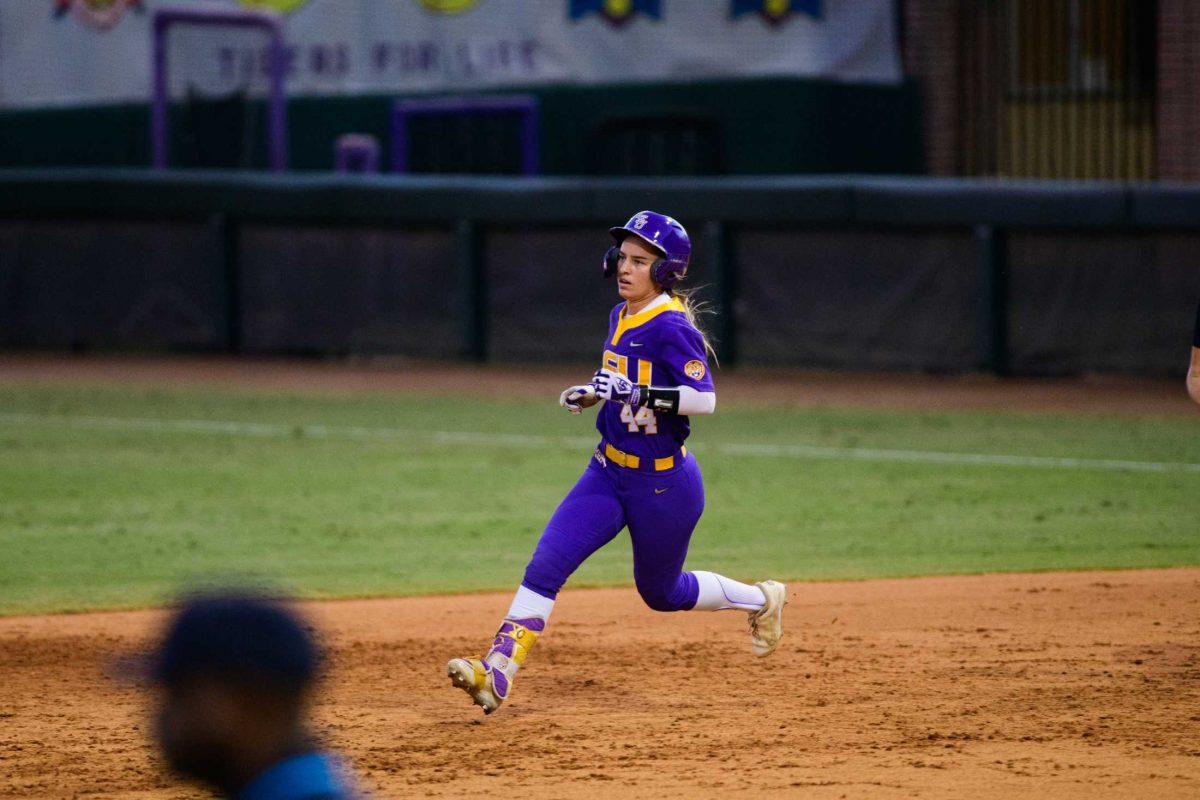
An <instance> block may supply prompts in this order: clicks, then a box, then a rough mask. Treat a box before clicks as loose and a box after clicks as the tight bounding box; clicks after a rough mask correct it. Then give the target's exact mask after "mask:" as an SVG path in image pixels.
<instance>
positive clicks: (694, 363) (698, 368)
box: [683, 359, 704, 381]
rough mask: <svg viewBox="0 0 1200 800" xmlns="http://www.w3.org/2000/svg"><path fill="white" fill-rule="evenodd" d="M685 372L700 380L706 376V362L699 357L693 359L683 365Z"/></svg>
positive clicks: (693, 378) (695, 379)
mask: <svg viewBox="0 0 1200 800" xmlns="http://www.w3.org/2000/svg"><path fill="white" fill-rule="evenodd" d="M683 374H684V375H687V376H688V377H689V378H691V379H692V380H694V381H698V380H700V379H701V378H703V377H704V362H703V361H700V360H698V359H692V360H691V361H689V362H687V363H686V364H684V365H683Z"/></svg>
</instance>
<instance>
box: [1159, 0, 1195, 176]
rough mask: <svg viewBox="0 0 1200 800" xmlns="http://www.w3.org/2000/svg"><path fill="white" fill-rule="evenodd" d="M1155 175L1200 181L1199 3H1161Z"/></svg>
mask: <svg viewBox="0 0 1200 800" xmlns="http://www.w3.org/2000/svg"><path fill="white" fill-rule="evenodd" d="M1157 126H1158V131H1157V136H1156V142H1155V144H1156V145H1157V146H1156V148H1155V149H1156V159H1155V161H1156V170H1155V177H1157V178H1158V179H1160V180H1180V181H1197V180H1200V3H1197V2H1196V0H1159V5H1158V97H1157Z"/></svg>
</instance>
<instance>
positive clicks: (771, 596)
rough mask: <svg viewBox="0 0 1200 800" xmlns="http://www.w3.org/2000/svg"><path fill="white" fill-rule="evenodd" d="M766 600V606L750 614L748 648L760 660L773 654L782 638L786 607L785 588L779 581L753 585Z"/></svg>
mask: <svg viewBox="0 0 1200 800" xmlns="http://www.w3.org/2000/svg"><path fill="white" fill-rule="evenodd" d="M754 585H755V586H757V587H758V588H759V589H761V590H762V593H763V595H764V596H766V598H767V604H766V605H765V606H763V607H762V608H760V609H758V610H757V611H751V612H750V646H751V648H753V650H754V655H756V656H758V657H759V658H762V657H763V656H769V655H771V653H773V652H775V648H776V647H778V646H779V640H780V639H782V638H783V607H784V606H785V605H787V587H786V586H784V585H783V584H782V583H780V582H779V581H762V582H761V583H756V584H754Z"/></svg>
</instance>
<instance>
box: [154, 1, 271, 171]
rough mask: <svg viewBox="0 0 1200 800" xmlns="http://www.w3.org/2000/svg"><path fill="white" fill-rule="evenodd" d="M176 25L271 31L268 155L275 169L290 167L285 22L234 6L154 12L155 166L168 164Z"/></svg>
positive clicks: (268, 15)
mask: <svg viewBox="0 0 1200 800" xmlns="http://www.w3.org/2000/svg"><path fill="white" fill-rule="evenodd" d="M173 25H213V26H229V27H238V28H262V29H264V30H266V31H267V32H268V34H269V35H270V37H271V38H270V43H269V44H268V45H267V70H268V80H269V81H270V85H269V88H268V91H267V159H268V164H269V166H270V168H271V169H272V170H275V171H277V172H279V171H282V170H285V169H287V160H288V152H287V105H286V102H285V100H286V98H285V97H284V93H283V78H284V72H285V70H286V62H285V58H284V49H283V26H282V24H281V23H280V21H279V17H278V16H276V15H275V14H272V13H268V12H263V11H240V10H235V9H229V10H221V9H200V8H182V7H175V8H160V9H158V10H157V11H155V12H154V26H153V28H154V33H153V36H154V46H153V58H154V70H153V72H154V96H153V101H152V105H151V110H150V146H151V152H152V155H153V164H154V166H155V167H158V168H163V167H166V166H167V161H168V153H169V152H170V130H169V123H168V102H167V47H166V41H167V31H168V30H169V29H170V28H171V26H173Z"/></svg>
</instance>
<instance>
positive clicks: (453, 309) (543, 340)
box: [0, 169, 1200, 375]
mask: <svg viewBox="0 0 1200 800" xmlns="http://www.w3.org/2000/svg"><path fill="white" fill-rule="evenodd" d="M642 208H654V209H659V210H664V211H667V212H669V213H671V214H673V215H674V216H676V217H678V218H679V219H680V220H681V221H682V222H683V223H684V224H685V225H686V226H687V227H688V229H689V231H690V232H691V234H692V238H693V243H694V247H695V251H694V252H695V257H694V260H693V266H692V270H691V280H692V282H693V283H695V284H699V285H703V286H704V287H705V288H704V289H703V290H702V291H701V295H702V296H703V297H704V298H705V299H707V300H708V301H710V302H711V303H712V305H713V306H714V308H715V310H716V311H717V312H718V313H717V314H716V315H715V317H713V318H711V319H710V321H709V322H708V325H709V327H710V329H711V330H712V332H713V333H714V334H715V338H716V339H717V342H718V351H719V353H720V354H721V357H722V359H723V362H724V363H725V364H726V365H733V364H759V365H789V366H810V367H829V368H836V369H889V370H926V371H937V372H955V371H970V370H990V371H994V372H998V373H1011V374H1031V375H1036V374H1070V373H1079V372H1087V371H1120V372H1135V373H1146V374H1174V373H1181V372H1182V370H1184V369H1186V363H1187V352H1188V344H1189V343H1190V336H1191V330H1190V326H1191V322H1192V319H1193V318H1194V310H1195V304H1196V301H1197V298H1200V187H1196V188H1193V187H1183V186H1165V185H1157V184H1144V185H1143V184H1110V183H1099V182H1089V183H1049V182H1011V181H994V180H971V179H962V180H942V179H899V178H896V179H887V178H858V177H842V176H831V177H794V178H787V177H761V178H758V177H755V178H734V177H716V178H662V179H587V178H565V177H564V178H479V177H461V178H460V177H421V176H408V177H404V176H337V175H326V174H309V175H296V174H286V175H266V174H259V173H212V172H205V173H196V172H184V171H178V172H171V171H160V172H147V171H142V170H103V169H97V170H7V171H0V345H2V346H4V347H7V348H9V349H13V348H39V349H52V350H53V349H71V350H90V349H106V350H114V349H115V350H129V349H134V350H156V351H168V352H181V351H205V352H213V351H217V352H221V351H223V352H231V353H247V354H304V355H346V354H360V353H361V354H397V355H404V356H412V357H418V358H466V359H474V360H493V361H503V360H509V361H514V362H519V361H533V360H538V361H546V360H556V361H575V360H590V359H593V358H594V357H595V354H596V352H598V348H599V345H600V339H601V338H602V337H603V327H604V324H605V323H604V320H605V314H606V312H607V310H608V309H609V308H611V306H612V304H613V303H614V302H616V300H617V297H616V292H615V287H614V286H613V285H612V284H611V283H606V282H604V281H603V280H602V279H601V277H600V260H601V256H602V254H603V252H604V250H605V248H606V247H607V246H608V244H609V242H610V240H609V238H608V236H607V233H606V232H605V231H606V229H607V228H608V227H609V226H611V225H614V224H620V223H622V222H623V221H624V220H625V219H626V218H627V217H628V216H629V215H630V214H631V213H633V212H635V211H637V210H640V209H642Z"/></svg>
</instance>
